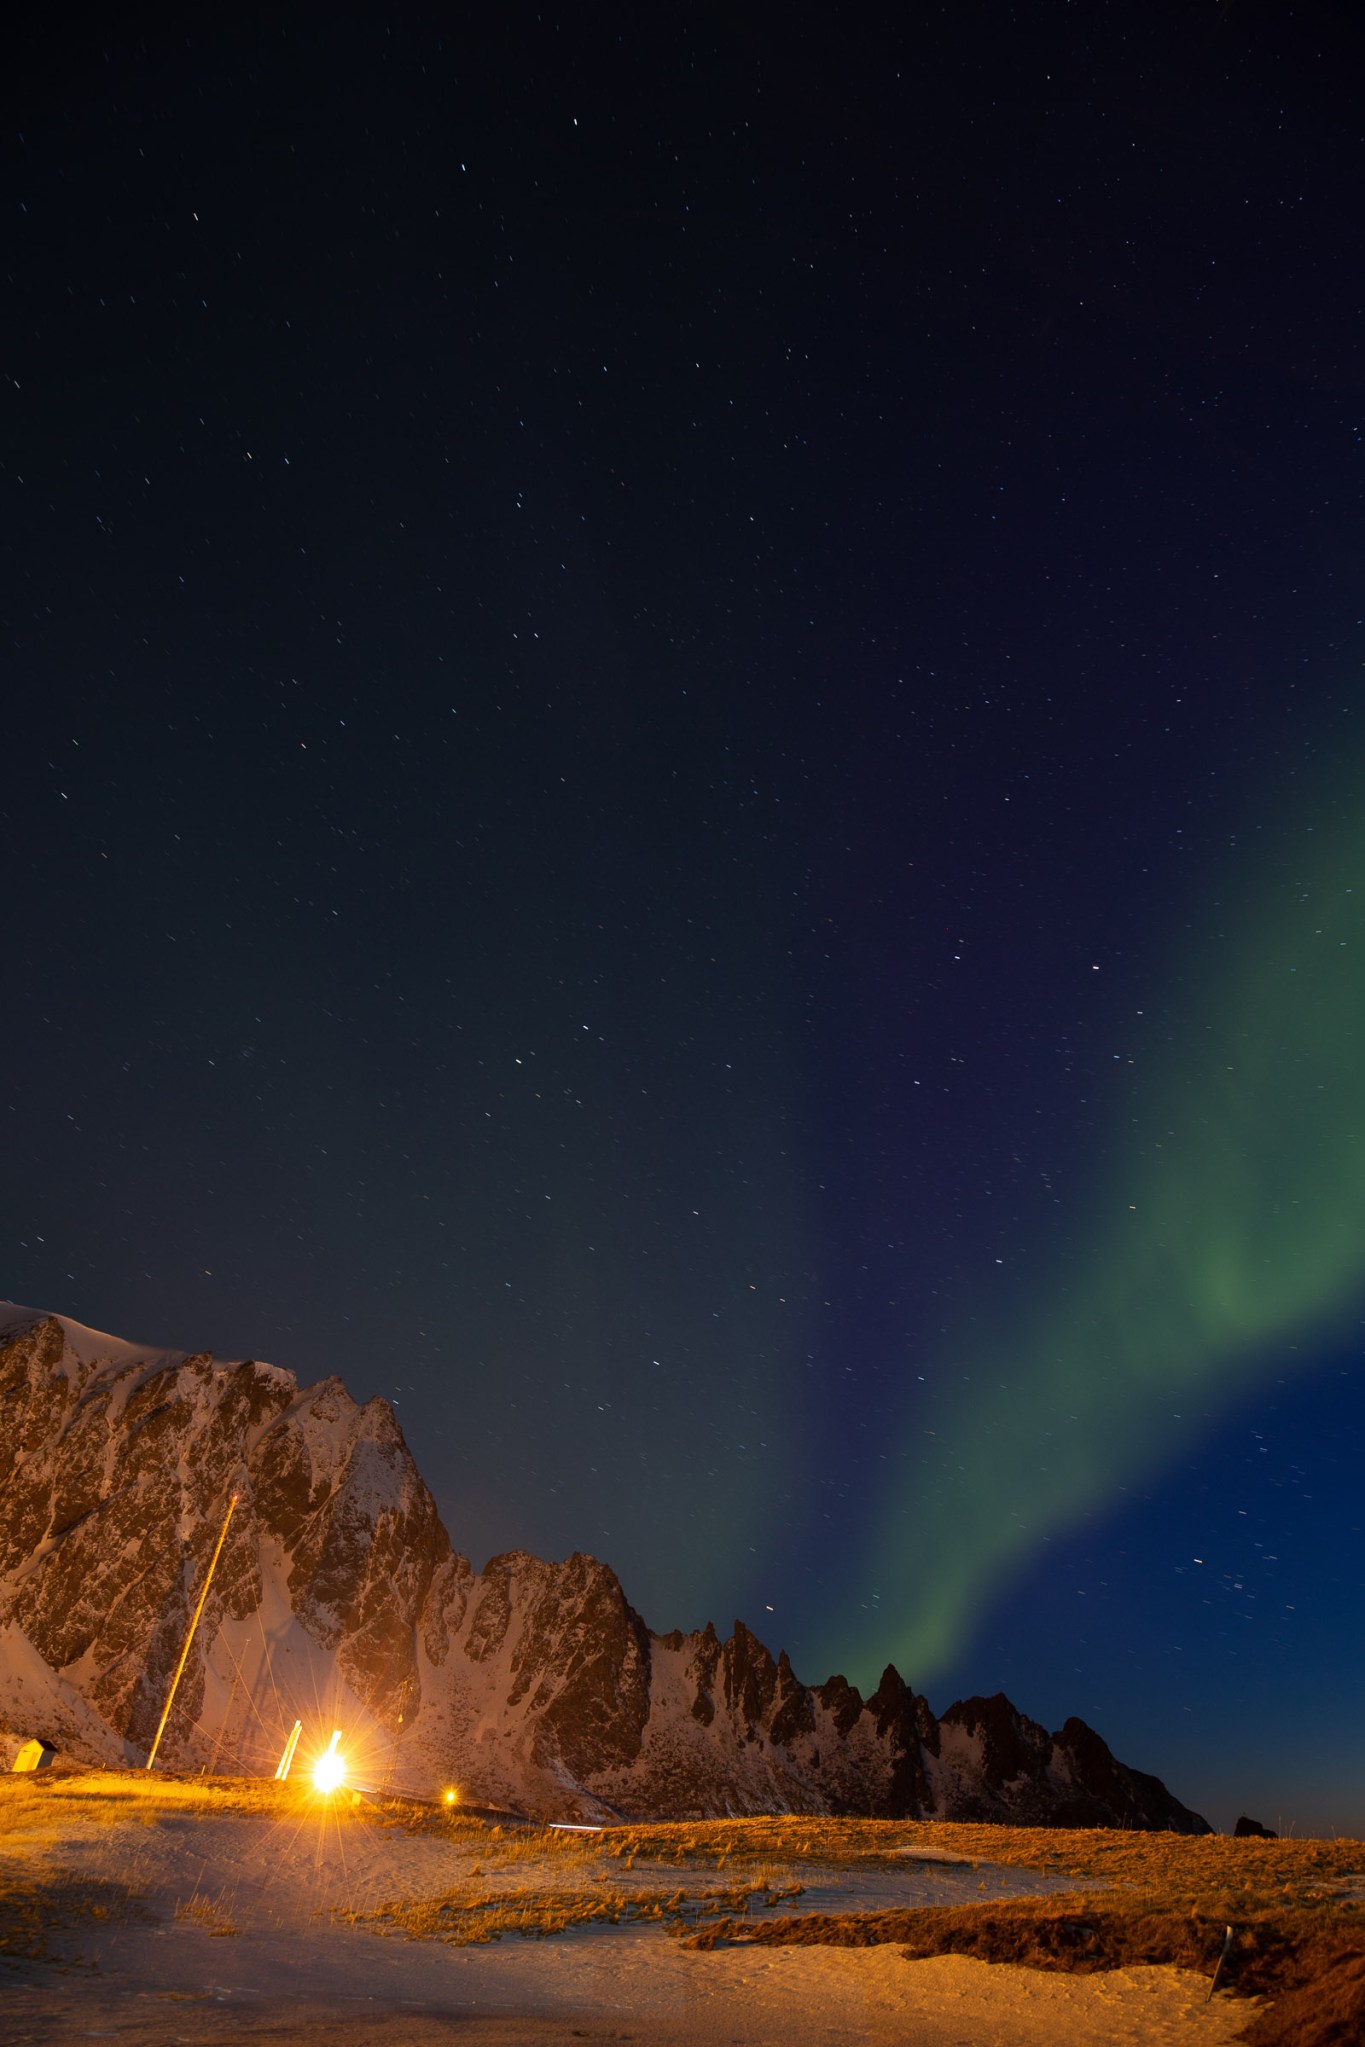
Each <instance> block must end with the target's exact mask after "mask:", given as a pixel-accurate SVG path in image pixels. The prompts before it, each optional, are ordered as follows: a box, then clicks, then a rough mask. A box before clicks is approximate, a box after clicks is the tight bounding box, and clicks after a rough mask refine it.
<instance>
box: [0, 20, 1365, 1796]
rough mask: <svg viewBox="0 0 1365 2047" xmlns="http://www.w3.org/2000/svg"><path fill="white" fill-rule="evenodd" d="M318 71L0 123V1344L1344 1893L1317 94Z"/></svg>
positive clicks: (774, 45) (1337, 496) (1342, 665)
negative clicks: (331, 1434) (912, 1709)
mask: <svg viewBox="0 0 1365 2047" xmlns="http://www.w3.org/2000/svg"><path fill="white" fill-rule="evenodd" d="M892 12H894V13H895V16H896V18H897V20H898V21H899V22H900V23H901V24H902V25H901V26H898V27H896V28H891V27H889V26H887V25H886V17H887V16H888V15H889V14H891V13H892ZM392 13H393V16H394V17H395V18H394V19H386V18H385V16H384V14H383V13H382V12H381V11H379V10H377V9H375V10H372V11H371V10H367V9H350V10H348V9H345V8H342V9H328V10H321V9H318V10H310V9H298V10H285V11H284V12H283V14H279V13H276V14H274V15H271V16H270V17H268V18H267V17H265V16H262V17H261V18H260V19H259V20H258V21H257V22H255V23H253V22H252V21H251V20H249V19H248V18H246V17H244V16H242V15H241V14H238V13H235V12H234V13H233V15H232V16H231V17H230V21H229V22H228V23H227V24H226V25H224V26H223V27H222V28H221V29H215V28H214V27H212V26H207V27H206V26H204V25H202V24H201V23H200V22H199V20H198V19H197V18H196V19H193V20H190V19H189V18H188V17H186V18H185V19H183V20H181V21H180V22H179V23H178V24H177V25H176V26H175V27H174V28H168V27H165V26H164V25H163V27H161V28H159V29H157V30H155V31H153V30H151V29H149V30H148V31H147V32H146V34H145V35H144V34H141V33H139V32H138V30H137V29H136V27H134V26H128V25H127V24H121V23H120V22H119V21H118V20H116V19H115V18H114V17H113V16H102V17H101V19H100V23H99V25H98V26H97V27H92V28H91V29H89V31H88V32H87V31H85V30H82V29H81V28H80V27H79V26H74V27H73V26H72V23H71V20H70V18H68V19H67V20H66V21H64V22H62V23H60V24H58V25H57V26H55V27H52V26H49V27H44V26H43V25H42V24H41V23H40V24H39V25H38V26H36V27H32V28H31V29H30V31H29V36H30V40H29V41H28V43H27V44H21V45H19V46H17V47H15V48H12V50H11V54H10V59H9V61H8V64H7V71H8V79H7V85H6V88H5V121H4V133H5V142H6V160H7V169H6V174H5V190H4V213H3V220H4V232H3V265H2V267H3V275H4V280H5V306H6V311H5V317H4V320H3V323H0V373H2V375H3V383H2V384H0V402H2V404H3V412H2V414H0V418H2V419H3V431H2V433H0V452H2V454H3V467H2V468H0V492H2V493H3V497H2V500H0V501H2V502H3V520H2V522H0V546H2V547H3V554H2V555H0V562H2V563H3V568H2V569H0V618H2V619H3V635H4V637H3V645H4V665H3V671H0V704H2V705H3V724H2V725H0V746H2V748H3V751H2V753H0V764H2V766H0V819H2V821H3V825H2V828H3V904H4V925H3V930H4V937H3V954H2V955H0V957H2V958H3V977H4V979H3V985H4V1001H3V1007H2V1008H0V1048H2V1052H3V1069H2V1078H3V1086H2V1087H0V1158H2V1159H3V1175H0V1291H3V1293H5V1294H6V1295H8V1296H10V1297H11V1298H13V1299H16V1300H19V1301H23V1302H27V1303H30V1304H32V1305H35V1306H40V1307H44V1308H53V1309H58V1310H61V1311H63V1312H65V1313H68V1314H71V1315H74V1316H76V1317H77V1318H78V1319H80V1320H82V1321H85V1322H89V1323H92V1324H94V1325H95V1326H96V1327H98V1328H101V1329H107V1330H111V1331H114V1332H116V1333H117V1334H119V1335H122V1336H126V1337H130V1338H134V1339H138V1340H144V1341H149V1342H156V1343H163V1344H166V1345H171V1346H175V1347H177V1348H187V1349H190V1348H192V1349H199V1348H212V1349H213V1350H214V1351H216V1352H217V1353H218V1354H219V1355H222V1356H227V1357H238V1356H245V1355H253V1356H259V1357H266V1358H269V1359H271V1360H273V1361H274V1362H276V1363H279V1364H282V1365H286V1366H288V1367H290V1368H291V1369H292V1370H294V1371H296V1372H297V1373H298V1374H299V1375H300V1377H301V1378H304V1379H312V1378H316V1377H318V1376H321V1375H323V1374H326V1373H337V1374H338V1375H340V1376H341V1377H342V1378H343V1379H344V1380H345V1382H346V1384H347V1385H348V1387H349V1388H350V1389H351V1391H352V1392H353V1393H354V1394H355V1396H356V1397H357V1398H358V1399H365V1398H368V1397H369V1396H371V1395H373V1394H375V1393H380V1394H383V1395H385V1396H387V1397H389V1398H391V1399H393V1400H394V1401H395V1403H396V1406H397V1412H398V1415H399V1418H400V1420H401V1422H402V1425H403V1428H404V1432H405V1434H406V1436H407V1439H408V1442H409V1444H410V1445H411V1447H412V1450H413V1452H414V1454H415V1456H416V1458H417V1460H418V1463H419V1465H420V1467H421V1469H422V1472H423V1474H424V1476H425V1477H426V1479H427V1480H428V1482H429V1483H430V1485H431V1487H432V1489H433V1491H434V1493H435V1495H436V1498H437V1501H438V1504H439V1506H440V1508H441V1511H442V1514H443V1516H444V1518H445V1520H446V1523H447V1526H448V1527H449V1530H450V1533H451V1537H452V1539H453V1541H454V1542H455V1543H456V1545H457V1546H458V1547H460V1548H461V1549H463V1550H465V1551H466V1552H468V1553H469V1554H470V1556H471V1557H472V1559H473V1561H474V1563H475V1564H476V1566H481V1565H482V1564H483V1562H484V1561H485V1560H486V1558H487V1557H488V1556H489V1555H491V1554H493V1553H494V1552H496V1551H498V1550H502V1549H507V1548H512V1547H526V1548H529V1549H532V1550H534V1551H536V1552H537V1553H539V1554H542V1555H550V1556H563V1555H566V1554H568V1553H569V1552H570V1551H571V1550H574V1549H586V1550H589V1551H592V1552H593V1553H594V1554H596V1555H599V1556H602V1557H604V1558H605V1559H606V1560H607V1561H608V1562H610V1563H611V1564H612V1565H613V1566H614V1567H615V1569H616V1570H617V1571H618V1572H619V1573H620V1575H621V1577H622V1579H623V1582H624V1584H625V1586H626V1590H627V1593H628V1595H629V1597H630V1598H631V1600H632V1601H633V1603H634V1604H635V1605H636V1606H637V1607H638V1608H639V1609H640V1610H641V1611H642V1612H643V1614H644V1615H645V1617H646V1619H647V1620H648V1621H649V1622H650V1624H651V1625H652V1626H654V1627H657V1628H660V1629H663V1628H668V1627H672V1626H698V1625H700V1624H702V1623H703V1622H705V1621H706V1620H707V1619H708V1618H710V1619H713V1620H715V1622H716V1623H717V1624H718V1626H720V1627H721V1629H722V1631H726V1630H728V1628H729V1625H730V1623H731V1621H732V1619H733V1617H734V1616H736V1615H740V1616H742V1617H743V1618H744V1619H745V1620H746V1621H747V1622H748V1623H749V1624H750V1625H751V1626H752V1627H753V1628H754V1629H755V1631H756V1632H757V1633H759V1634H760V1635H761V1636H762V1637H763V1638H764V1639H765V1640H767V1641H768V1642H769V1643H770V1644H771V1646H772V1647H773V1649H774V1651H776V1650H777V1649H778V1648H780V1647H786V1648H787V1649H788V1650H789V1651H790V1653H791V1655H792V1658H793V1661H794V1663H795V1665H796V1667H797V1670H798V1672H799V1673H800V1674H801V1675H802V1676H804V1677H806V1678H807V1679H809V1680H812V1681H814V1680H818V1679H822V1678H823V1677H824V1676H826V1675H827V1674H828V1672H829V1671H830V1670H832V1669H842V1670H844V1671H845V1672H846V1673H847V1674H848V1675H849V1676H850V1677H852V1678H854V1679H855V1680H857V1681H859V1682H861V1683H863V1684H869V1683H875V1681H876V1678H877V1676H878V1674H879V1672H880V1670H881V1668H882V1666H883V1664H884V1663H886V1662H887V1661H888V1660H894V1661H895V1662H896V1663H897V1665H898V1666H899V1667H900V1668H901V1669H902V1671H903V1672H904V1674H905V1675H906V1677H907V1679H908V1680H909V1681H910V1682H911V1683H912V1684H913V1685H914V1686H915V1687H916V1688H917V1689H919V1690H921V1691H926V1692H927V1693H928V1695H929V1697H930V1700H931V1702H932V1703H933V1704H934V1706H935V1707H936V1708H937V1709H938V1710H940V1711H941V1710H942V1709H943V1707H944V1706H946V1705H947V1704H948V1702H949V1700H950V1699H951V1698H953V1697H956V1696H960V1695H962V1694H965V1693H969V1692H987V1693H989V1692H993V1691H995V1690H997V1689H1001V1688H1003V1689H1004V1690H1006V1691H1008V1693H1009V1694H1010V1696H1011V1697H1012V1698H1013V1699H1014V1700H1015V1701H1016V1703H1017V1704H1019V1705H1020V1706H1021V1707H1023V1708H1024V1710H1026V1711H1028V1712H1029V1713H1031V1714H1033V1715H1034V1716H1035V1717H1037V1718H1039V1719H1042V1720H1044V1721H1046V1722H1047V1723H1048V1724H1049V1725H1050V1726H1056V1725H1059V1724H1060V1722H1061V1720H1062V1719H1063V1718H1064V1717H1065V1716H1066V1715H1067V1714H1069V1713H1079V1714H1081V1715H1082V1716H1083V1717H1084V1718H1085V1719H1087V1720H1089V1721H1091V1722H1092V1724H1094V1725H1096V1726H1097V1727H1098V1728H1099V1729H1100V1731H1101V1732H1102V1733H1103V1734H1104V1735H1105V1737H1106V1738H1107V1739H1108V1740H1109V1742H1110V1743H1111V1745H1112V1746H1113V1747H1114V1748H1115V1750H1116V1751H1117V1752H1118V1753H1119V1754H1120V1755H1122V1756H1123V1757H1124V1758H1125V1759H1126V1760H1129V1761H1131V1762H1133V1763H1135V1764H1137V1765H1138V1766H1139V1767H1143V1768H1146V1769H1150V1770H1154V1771H1156V1772H1158V1773H1159V1774H1161V1775H1162V1776H1164V1777H1165V1778H1167V1780H1168V1781H1169V1782H1170V1784H1171V1786H1172V1788H1173V1789H1174V1790H1175V1791H1176V1792H1177V1794H1178V1795H1179V1796H1181V1797H1182V1798H1184V1799H1185V1800H1186V1801H1187V1802H1189V1803H1191V1804H1193V1805H1195V1806H1196V1807H1198V1808H1199V1809H1200V1810H1202V1811H1204V1812H1205V1813H1207V1814H1208V1816H1209V1817H1210V1818H1211V1819H1213V1820H1214V1821H1215V1823H1216V1824H1220V1825H1224V1826H1227V1825H1230V1824H1231V1822H1232V1820H1233V1819H1234V1818H1235V1817H1236V1815H1237V1813H1238V1812H1240V1811H1247V1812H1250V1813H1252V1814H1254V1815H1255V1816H1256V1817H1258V1818H1260V1819H1262V1820H1263V1821H1265V1822H1266V1823H1267V1824H1269V1825H1271V1826H1274V1825H1276V1824H1277V1823H1283V1824H1284V1825H1286V1826H1288V1825H1291V1824H1292V1825H1294V1826H1295V1827H1296V1828H1297V1829H1298V1830H1299V1831H1300V1832H1306V1831H1328V1832H1332V1831H1338V1830H1345V1831H1356V1832H1358V1831H1362V1830H1365V1782H1363V1780H1362V1770H1361V1764H1360V1731H1361V1705H1362V1693H1363V1692H1365V1634H1363V1633H1362V1627H1361V1621H1362V1589H1363V1588H1362V1577H1363V1575H1365V1574H1363V1572H1362V1560H1361V1526H1362V1522H1365V1498H1362V1478H1361V1474H1362V1454H1363V1453H1365V1368H1363V1367H1362V1329H1363V1328H1365V1320H1363V1318H1365V1059H1362V1056H1361V1055H1362V1027H1363V1026H1365V702H1363V700H1362V689H1361V663H1362V641H1363V635H1362V627H1361V613H1362V573H1363V568H1365V553H1363V548H1365V501H1363V499H1362V437H1363V430H1365V289H1363V288H1362V283H1361V279H1362V276H1363V275H1365V264H1363V263H1362V249H1361V241H1362V237H1361V232H1360V227H1359V211H1360V208H1359V200H1360V193H1361V191H1362V189H1365V115H1362V99H1361V80H1362V77H1365V21H1363V20H1362V17H1361V16H1360V14H1359V12H1358V10H1357V9H1356V8H1355V7H1354V6H1353V5H1347V4H1345V0H1343V4H1340V5H1337V4H1327V0H1318V4H1313V0H1310V4H1308V5H1302V6H1296V7H1293V8H1289V7H1287V6H1284V5H1278V4H1276V5H1271V4H1242V0H1224V4H1221V5H1213V4H1205V5H1194V4H1189V0H1182V4H1179V5H1161V4H1158V5H1154V6H1147V7H1143V8H1132V7H1129V6H1121V5H1117V4H1115V5H1104V4H1101V0H1074V4H1071V5H1063V4H1060V0H1040V4H1038V5H1036V6H1021V7H1019V8H1017V9H1015V10H1014V11H1013V12H1010V11H1007V10H1006V9H1005V8H1004V7H1002V6H1000V5H997V4H990V5H981V4H975V0H966V4H961V5H957V4H954V5H951V6H946V7H937V6H935V7H929V6H922V7H910V8H907V9H905V10H894V11H892V10H881V9H864V10H862V11H861V12H858V11H857V10H846V11H844V12H843V13H842V14H839V15H836V14H834V13H833V12H830V11H825V12H824V13H823V14H818V15H813V16H811V17H809V18H806V19H805V21H804V25H803V22H802V19H801V18H800V17H791V18H788V19H786V20H785V21H784V22H783V23H782V25H781V27H780V28H777V27H775V26H774V24H775V21H776V17H773V16H771V15H770V14H769V15H766V16H760V15H759V14H757V13H751V14H750V15H749V17H748V21H747V25H746V22H745V21H744V20H739V21H736V20H735V19H734V18H733V17H732V13H731V11H730V10H728V9H717V10H711V9H704V8H693V9H682V10H670V11H668V12H666V13H665V14H662V15H650V14H649V13H648V11H646V13H643V14H642V13H641V12H640V11H639V10H626V9H622V10H620V11H619V14H618V17H617V18H616V19H615V20H608V19H606V18H605V17H604V16H603V15H601V13H600V12H598V13H597V14H596V16H595V19H596V21H597V23H598V25H597V26H593V25H590V24H585V22H584V21H583V20H581V19H576V18H575V14H574V12H573V11H570V13H569V14H568V15H567V16H566V17H564V18H563V19H562V20H559V21H556V19H555V17H554V15H553V14H552V13H546V14H544V15H537V14H535V13H534V12H532V11H530V10H518V9H510V10H499V11H498V14H497V19H495V20H490V19H488V18H483V17H481V18H479V19H477V20H467V19H465V18H464V17H463V16H462V15H461V13H460V12H459V11H457V10H454V9H452V10H449V11H448V12H444V13H440V12H431V13H427V12H425V11H423V10H422V9H420V8H417V7H412V8H404V9H395V10H392ZM398 16H401V20H399V19H398V18H397V17H398ZM187 22H188V26H187V25H186V24H187ZM59 30H60V33H59V32H58V31H59ZM111 37H113V38H114V39H113V40H112V41H111V40H110V38H111Z"/></svg>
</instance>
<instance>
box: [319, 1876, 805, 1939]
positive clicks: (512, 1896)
mask: <svg viewBox="0 0 1365 2047" xmlns="http://www.w3.org/2000/svg"><path fill="white" fill-rule="evenodd" d="M800 1888H801V1887H800V1885H799V1884H795V1885H789V1886H786V1887H784V1888H783V1889H781V1890H777V1891H773V1890H770V1889H769V1888H768V1886H767V1885H766V1884H743V1883H741V1884H729V1885H726V1886H724V1887H723V1888H721V1889H704V1890H697V1889H695V1888H694V1889H691V1890H689V1889H688V1888H687V1887H685V1886H680V1887H679V1888H678V1889H676V1890H674V1891H672V1892H666V1891H664V1890H663V1889H661V1888H660V1887H659V1886H658V1885H654V1886H647V1887H638V1888H631V1889H624V1888H622V1887H620V1886H617V1885H612V1886H609V1887H608V1888H607V1889H605V1890H600V1891H594V1890H586V1889H573V1890H565V1889H555V1888H551V1887H546V1886H543V1885H536V1886H526V1887H524V1888H522V1889H518V1890H499V1891H483V1892H479V1891H467V1890H457V1891H447V1892H443V1893H442V1894H441V1895H440V1896H438V1897H431V1898H419V1899H394V1900H391V1901H389V1902H388V1903H385V1904H381V1905H376V1906H374V1907H372V1908H369V1909H366V1910H356V1911H352V1910H344V1911H341V1912H338V1914H337V1915H336V1916H337V1917H338V1918H340V1919H345V1920H348V1921H349V1922H350V1923H351V1924H352V1925H364V1926H368V1927H370V1929H371V1930H372V1931H374V1932H378V1933H401V1934H402V1935H404V1936H405V1937H406V1938H407V1939H408V1940H441V1941H445V1942H447V1943H448V1944H449V1945H450V1946H452V1947H472V1946H474V1945H476V1944H478V1943H481V1942H484V1941H490V1940H501V1939H502V1937H503V1935H504V1934H505V1933H512V1934H519V1935H521V1936H522V1937H523V1938H525V1939H530V1940H543V1939H546V1938H547V1937H549V1936H550V1935H551V1934H556V1933H564V1932H566V1931H567V1930H568V1929H569V1927H571V1926H593V1925H599V1926H600V1925H606V1926H622V1925H640V1924H647V1923H648V1922H650V1921H654V1922H656V1923H658V1924H660V1925H663V1926H666V1927H667V1928H668V1929H669V1931H670V1932H682V1933H686V1932H690V1931H691V1930H692V1929H693V1928H694V1927H695V1926H696V1925H697V1922H698V1920H699V1919H702V1918H705V1917H706V1916H707V1915H708V1914H709V1915H719V1914H722V1913H737V1912H739V1913H742V1912H746V1911H747V1910H748V1908H749V1906H750V1904H751V1903H754V1902H758V1903H760V1904H776V1903H778V1902H779V1901H785V1900H786V1899H788V1898H790V1897H792V1896H794V1895H796V1894H798V1893H799V1891H800ZM728 1923H731V1924H733V1923H734V1922H733V1921H730V1922H728Z"/></svg>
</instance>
